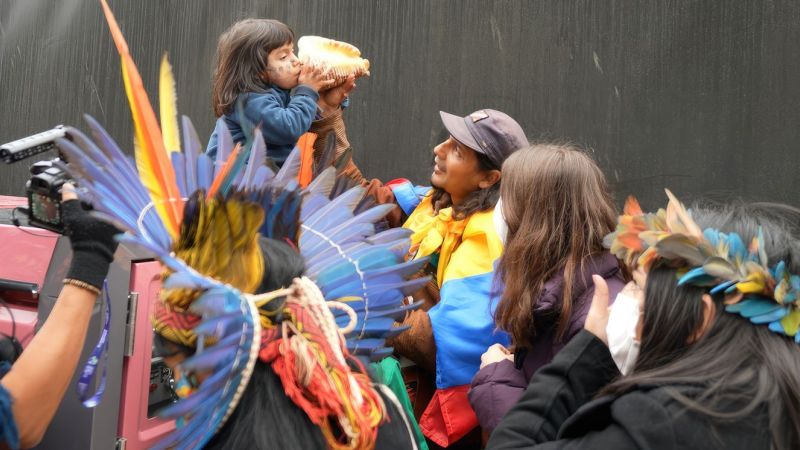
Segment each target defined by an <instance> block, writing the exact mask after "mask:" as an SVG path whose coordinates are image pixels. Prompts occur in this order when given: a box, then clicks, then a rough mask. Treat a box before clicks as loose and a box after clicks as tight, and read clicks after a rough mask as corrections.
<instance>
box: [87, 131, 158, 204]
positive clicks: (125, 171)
mask: <svg viewBox="0 0 800 450" xmlns="http://www.w3.org/2000/svg"><path fill="white" fill-rule="evenodd" d="M84 119H85V120H86V123H87V124H88V125H89V128H90V129H91V130H92V135H93V136H94V137H95V139H96V140H97V142H98V143H99V144H100V145H99V147H100V149H101V150H102V151H103V153H104V154H105V155H106V157H107V158H108V160H109V161H112V164H113V165H112V166H109V167H116V169H117V170H116V171H115V172H116V173H115V174H114V178H117V180H116V181H117V182H121V183H123V186H124V187H125V188H127V190H128V194H129V195H131V196H132V198H135V199H137V200H138V201H141V202H145V203H146V202H148V201H150V196H149V194H148V192H147V189H146V188H145V187H144V185H142V182H141V181H140V180H139V172H138V171H137V170H136V165H135V164H134V163H133V162H132V161H131V160H129V159H128V156H127V155H125V153H124V152H123V151H122V150H121V149H120V148H119V146H118V145H117V143H116V142H115V141H114V139H112V138H111V136H110V135H109V134H108V132H107V131H106V130H105V129H104V128H103V127H102V126H101V125H100V124H99V123H98V122H97V121H96V120H95V119H94V118H93V117H92V116H89V115H84ZM120 177H121V178H122V179H119V178H120Z"/></svg>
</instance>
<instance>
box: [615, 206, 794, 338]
mask: <svg viewBox="0 0 800 450" xmlns="http://www.w3.org/2000/svg"><path fill="white" fill-rule="evenodd" d="M667 196H668V197H669V203H668V204H667V208H666V210H665V209H659V210H658V211H657V212H656V213H643V212H642V209H641V208H640V207H639V203H638V202H637V201H636V199H634V198H633V197H629V198H628V200H627V201H626V202H625V208H624V210H623V215H621V216H620V217H619V220H618V222H617V228H616V230H615V231H614V232H613V233H611V234H609V235H608V236H606V239H605V245H606V247H608V248H609V249H610V250H611V253H613V254H614V255H616V256H617V257H618V258H619V259H621V260H623V261H624V262H625V263H626V264H627V265H628V266H629V267H631V268H637V267H639V268H641V269H643V270H645V271H647V270H649V269H650V267H652V264H653V262H654V261H656V260H657V259H662V260H666V261H669V263H670V264H671V265H672V266H674V267H679V268H681V269H682V275H681V278H680V279H679V280H678V284H681V285H683V284H692V285H695V286H703V287H708V288H710V292H711V293H712V294H716V293H726V294H733V293H737V292H738V293H741V294H742V295H739V296H731V297H730V298H732V299H734V300H728V301H727V302H726V306H725V310H726V311H728V312H731V313H736V314H739V315H741V316H742V317H745V318H747V319H749V320H750V321H751V322H752V323H754V324H766V325H768V326H769V329H770V330H771V331H774V332H776V333H780V334H785V335H787V336H791V337H794V339H795V342H798V343H800V333H798V328H800V308H798V304H797V297H798V295H800V276H798V275H796V274H792V273H789V271H788V270H787V267H786V264H785V263H784V262H783V261H781V262H778V263H777V264H776V265H774V266H771V267H770V266H769V265H768V261H767V255H766V252H765V251H764V244H763V243H764V236H763V234H762V233H761V232H760V231H759V234H758V236H755V237H754V238H753V239H752V241H751V242H749V243H747V244H746V243H745V242H744V241H743V240H742V238H741V236H739V235H738V234H736V233H723V232H721V231H719V230H716V229H713V228H706V229H705V230H701V229H700V227H699V226H698V225H697V224H696V223H695V222H694V220H693V219H692V216H691V214H690V211H688V210H687V209H686V208H685V207H684V206H683V204H682V203H681V202H680V201H678V199H677V198H676V197H675V196H674V195H673V194H672V193H671V192H670V191H667Z"/></svg>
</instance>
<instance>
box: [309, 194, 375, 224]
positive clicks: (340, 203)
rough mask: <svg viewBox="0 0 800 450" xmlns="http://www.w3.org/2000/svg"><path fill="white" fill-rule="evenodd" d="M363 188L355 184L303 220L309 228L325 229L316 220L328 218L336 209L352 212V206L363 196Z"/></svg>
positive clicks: (320, 220)
mask: <svg viewBox="0 0 800 450" xmlns="http://www.w3.org/2000/svg"><path fill="white" fill-rule="evenodd" d="M364 192H365V190H364V188H362V187H360V186H357V187H354V188H353V189H350V190H348V191H346V192H345V193H344V194H342V195H340V196H339V197H336V198H335V199H333V200H332V201H331V202H330V203H328V204H327V205H325V206H324V207H322V208H321V209H319V210H318V211H316V212H315V213H314V214H312V215H311V216H310V217H309V218H308V220H307V221H306V222H305V225H307V226H308V227H310V228H313V229H317V230H318V229H325V228H327V227H324V226H320V225H318V222H322V221H324V220H325V219H327V218H329V217H330V215H331V214H332V213H333V212H335V211H336V210H344V211H347V212H348V213H350V214H352V211H353V208H354V207H355V206H356V205H357V204H358V202H359V201H360V200H361V197H363V196H364ZM328 223H341V222H330V221H328Z"/></svg>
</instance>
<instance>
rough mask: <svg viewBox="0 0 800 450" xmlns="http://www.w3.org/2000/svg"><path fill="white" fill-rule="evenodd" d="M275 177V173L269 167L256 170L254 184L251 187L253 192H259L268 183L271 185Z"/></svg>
mask: <svg viewBox="0 0 800 450" xmlns="http://www.w3.org/2000/svg"><path fill="white" fill-rule="evenodd" d="M274 177H275V172H273V171H272V170H270V168H269V167H267V166H260V167H259V168H258V169H256V173H255V175H254V176H253V184H252V186H250V189H252V190H258V189H261V188H262V187H264V186H265V185H266V184H267V183H269V181H270V180H272V178H274Z"/></svg>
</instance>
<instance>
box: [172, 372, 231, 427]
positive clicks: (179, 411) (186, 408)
mask: <svg viewBox="0 0 800 450" xmlns="http://www.w3.org/2000/svg"><path fill="white" fill-rule="evenodd" d="M222 373H225V372H222ZM226 375H227V373H226ZM204 394H205V395H198V393H194V394H192V395H190V396H188V397H186V398H182V399H180V401H177V402H175V403H172V404H170V405H169V406H166V407H165V408H162V409H161V410H159V411H158V415H159V416H160V417H164V418H174V417H180V416H184V415H186V414H190V413H193V412H199V411H200V409H199V408H198V405H200V404H202V403H206V402H213V403H216V402H217V401H219V398H220V397H221V396H222V391H209V392H207V393H204Z"/></svg>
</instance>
